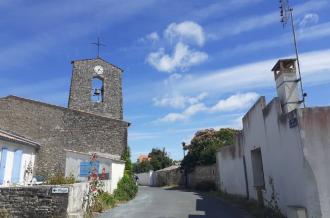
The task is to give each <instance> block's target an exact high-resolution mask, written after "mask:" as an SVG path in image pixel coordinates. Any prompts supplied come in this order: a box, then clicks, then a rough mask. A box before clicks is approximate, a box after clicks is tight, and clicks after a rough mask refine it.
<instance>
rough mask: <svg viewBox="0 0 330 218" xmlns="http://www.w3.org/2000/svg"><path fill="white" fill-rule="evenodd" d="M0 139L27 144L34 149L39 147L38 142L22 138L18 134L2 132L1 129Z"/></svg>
mask: <svg viewBox="0 0 330 218" xmlns="http://www.w3.org/2000/svg"><path fill="white" fill-rule="evenodd" d="M1 133H2V134H4V135H2V134H1ZM0 137H4V138H6V139H8V140H13V141H19V142H23V143H25V144H29V145H32V146H36V147H40V146H41V145H40V144H39V143H38V142H35V141H33V140H31V139H29V138H26V137H25V136H22V135H20V134H17V133H15V132H12V131H7V130H3V129H0Z"/></svg>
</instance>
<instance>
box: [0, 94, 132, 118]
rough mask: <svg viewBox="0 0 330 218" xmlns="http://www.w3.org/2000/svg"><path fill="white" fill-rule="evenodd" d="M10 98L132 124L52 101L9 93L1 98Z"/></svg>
mask: <svg viewBox="0 0 330 218" xmlns="http://www.w3.org/2000/svg"><path fill="white" fill-rule="evenodd" d="M10 98H13V99H17V100H23V101H27V102H30V103H34V104H41V105H44V106H47V107H53V108H57V109H60V110H68V111H75V112H78V113H81V114H87V115H92V116H95V117H100V118H105V119H109V120H115V121H120V122H124V123H127V124H128V125H130V123H129V122H127V121H124V120H120V119H116V118H112V117H106V116H102V115H99V114H93V113H89V112H86V111H80V110H75V109H71V108H67V107H63V106H59V105H54V104H50V103H45V102H41V101H37V100H33V99H29V98H23V97H19V96H16V95H8V96H6V97H2V98H0V100H1V99H10Z"/></svg>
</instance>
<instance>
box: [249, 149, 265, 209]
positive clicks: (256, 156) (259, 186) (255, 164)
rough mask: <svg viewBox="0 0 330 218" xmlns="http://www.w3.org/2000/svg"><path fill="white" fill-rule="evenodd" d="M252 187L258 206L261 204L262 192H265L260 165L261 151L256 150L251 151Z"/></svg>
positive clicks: (261, 165)
mask: <svg viewBox="0 0 330 218" xmlns="http://www.w3.org/2000/svg"><path fill="white" fill-rule="evenodd" d="M251 162H252V173H253V185H254V187H255V189H256V191H257V198H258V202H259V203H260V204H263V195H262V190H265V176H264V167H263V164H262V153H261V149H260V148H257V149H254V150H252V151H251Z"/></svg>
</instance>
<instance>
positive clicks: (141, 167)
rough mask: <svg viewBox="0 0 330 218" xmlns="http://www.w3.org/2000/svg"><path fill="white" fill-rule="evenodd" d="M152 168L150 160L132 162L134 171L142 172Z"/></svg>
mask: <svg viewBox="0 0 330 218" xmlns="http://www.w3.org/2000/svg"><path fill="white" fill-rule="evenodd" d="M150 170H153V168H152V165H151V164H150V161H148V160H144V161H142V162H138V163H134V164H133V172H134V173H144V172H149V171H150Z"/></svg>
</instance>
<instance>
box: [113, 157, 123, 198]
mask: <svg viewBox="0 0 330 218" xmlns="http://www.w3.org/2000/svg"><path fill="white" fill-rule="evenodd" d="M124 170H125V163H116V162H112V165H111V173H112V175H111V187H112V188H111V194H112V193H113V191H114V190H115V189H116V188H117V184H118V182H119V180H120V179H121V178H122V177H123V176H124Z"/></svg>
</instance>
